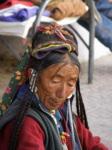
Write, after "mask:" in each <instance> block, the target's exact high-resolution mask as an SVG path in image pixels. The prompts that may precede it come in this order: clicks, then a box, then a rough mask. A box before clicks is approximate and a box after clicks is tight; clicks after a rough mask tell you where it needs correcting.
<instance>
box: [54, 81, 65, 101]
mask: <svg viewBox="0 0 112 150" xmlns="http://www.w3.org/2000/svg"><path fill="white" fill-rule="evenodd" d="M66 92H67V88H66V84H64V83H62V84H61V85H60V86H59V87H58V88H57V91H56V96H57V97H58V98H66V94H67V93H66Z"/></svg>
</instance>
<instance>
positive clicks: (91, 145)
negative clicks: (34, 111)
mask: <svg viewBox="0 0 112 150" xmlns="http://www.w3.org/2000/svg"><path fill="white" fill-rule="evenodd" d="M12 124H13V121H11V122H10V123H8V124H7V125H6V126H5V127H4V129H3V130H2V131H1V132H0V150H8V144H9V137H10V131H11V127H12ZM76 129H77V133H78V136H79V139H80V142H81V146H82V150H93V149H94V150H108V148H106V147H105V146H104V145H103V144H101V143H100V138H99V137H93V135H92V133H91V132H90V131H89V130H88V129H86V128H85V127H84V125H83V124H82V123H81V121H80V120H79V118H78V117H76ZM44 140H45V135H44V132H43V130H42V129H41V127H40V126H39V124H38V123H37V122H36V121H35V120H34V119H33V118H31V117H26V119H25V121H24V123H23V126H22V128H21V131H20V135H19V140H18V146H17V150H45V148H44ZM68 149H69V150H71V148H68Z"/></svg>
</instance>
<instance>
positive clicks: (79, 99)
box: [76, 79, 89, 129]
mask: <svg viewBox="0 0 112 150" xmlns="http://www.w3.org/2000/svg"><path fill="white" fill-rule="evenodd" d="M79 85H80V83H79V79H78V81H77V84H76V108H77V114H78V116H79V118H80V120H81V122H82V123H83V124H84V125H85V127H86V128H87V129H89V126H88V121H87V116H86V111H85V107H84V103H83V100H82V95H81V92H80V86H79Z"/></svg>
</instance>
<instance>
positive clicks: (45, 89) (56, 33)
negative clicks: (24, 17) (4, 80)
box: [0, 24, 108, 150]
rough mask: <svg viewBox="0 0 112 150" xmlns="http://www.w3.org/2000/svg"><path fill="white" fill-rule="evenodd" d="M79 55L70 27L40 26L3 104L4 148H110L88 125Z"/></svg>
mask: <svg viewBox="0 0 112 150" xmlns="http://www.w3.org/2000/svg"><path fill="white" fill-rule="evenodd" d="M77 55H78V50H77V41H76V38H75V36H74V35H73V34H72V33H71V32H70V31H69V30H68V29H66V28H64V27H62V26H59V25H56V24H53V25H49V26H39V27H38V28H37V32H36V34H35V36H34V37H33V39H32V41H31V43H30V44H29V46H28V49H27V51H26V53H25V55H24V57H23V58H22V60H21V62H20V64H19V66H18V70H17V71H16V72H15V74H14V76H13V77H12V79H11V81H10V84H9V86H8V88H7V90H6V92H5V94H4V96H3V101H2V102H1V115H2V119H1V121H0V150H93V149H94V150H101V149H102V150H107V149H108V148H106V147H105V146H104V145H103V144H101V143H100V139H99V137H93V135H92V133H91V132H90V131H89V129H88V123H87V118H86V113H85V109H84V104H83V101H82V97H81V93H80V86H79V72H80V64H79V61H78V58H77ZM73 93H75V94H73ZM74 97H76V98H75V99H76V108H77V115H75V114H74V113H73V112H72V101H73V99H74ZM9 106H10V107H9ZM8 107H9V108H8ZM6 108H7V110H6Z"/></svg>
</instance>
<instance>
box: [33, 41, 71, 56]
mask: <svg viewBox="0 0 112 150" xmlns="http://www.w3.org/2000/svg"><path fill="white" fill-rule="evenodd" d="M62 45H67V46H68V47H69V50H68V52H71V51H72V47H71V45H69V44H67V43H64V44H55V45H52V44H50V45H48V46H46V47H42V48H40V49H38V48H37V49H34V50H32V55H33V56H34V53H35V52H37V51H38V50H43V49H47V48H51V47H57V46H62Z"/></svg>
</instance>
